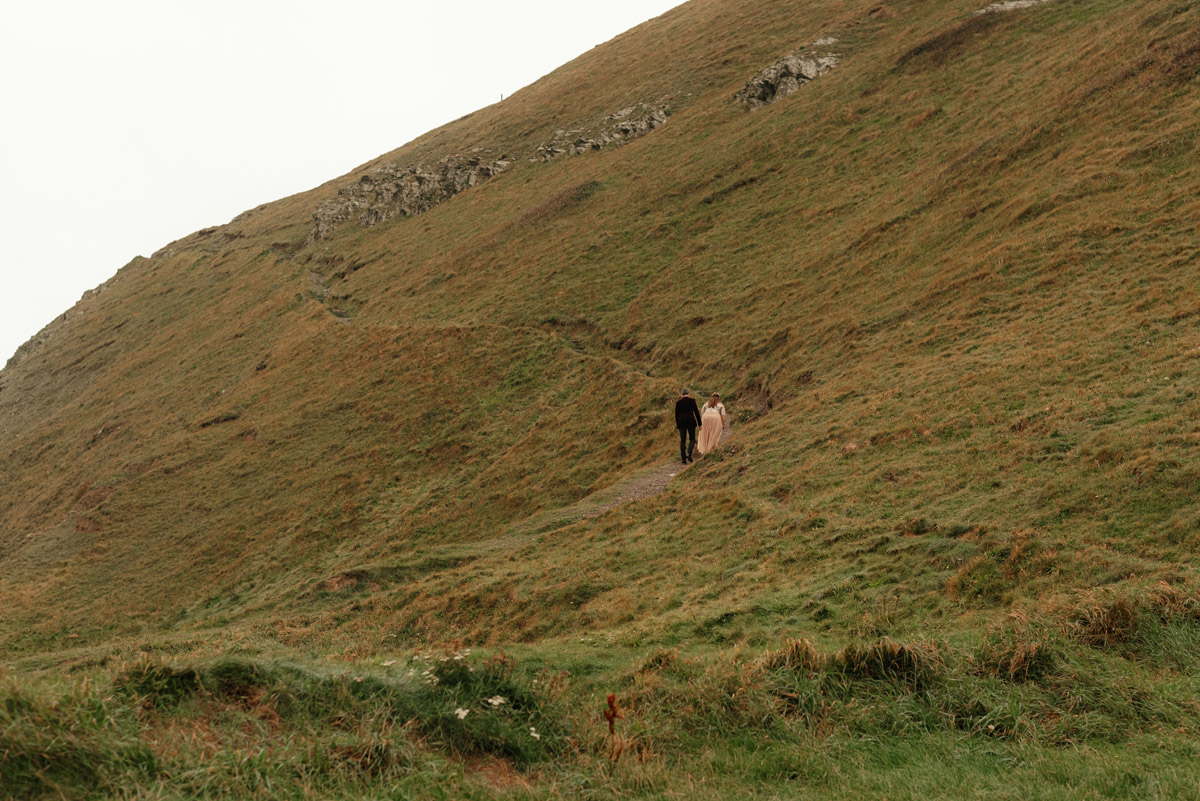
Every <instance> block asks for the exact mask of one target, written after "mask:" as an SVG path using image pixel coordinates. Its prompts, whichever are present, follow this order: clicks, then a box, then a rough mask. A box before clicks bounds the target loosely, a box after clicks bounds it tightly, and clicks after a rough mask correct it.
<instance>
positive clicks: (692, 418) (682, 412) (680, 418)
mask: <svg viewBox="0 0 1200 801" xmlns="http://www.w3.org/2000/svg"><path fill="white" fill-rule="evenodd" d="M698 425H700V407H699V406H697V405H696V399H695V398H693V397H692V396H691V395H684V396H683V397H682V398H680V399H679V400H677V401H675V427H676V428H678V429H679V430H680V431H683V430H684V429H687V428H691V427H692V426H698Z"/></svg>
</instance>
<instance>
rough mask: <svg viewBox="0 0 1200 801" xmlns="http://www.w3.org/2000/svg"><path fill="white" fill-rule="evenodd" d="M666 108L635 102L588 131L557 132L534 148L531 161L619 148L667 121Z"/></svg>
mask: <svg viewBox="0 0 1200 801" xmlns="http://www.w3.org/2000/svg"><path fill="white" fill-rule="evenodd" d="M667 117H668V113H667V108H666V106H662V105H657V106H654V105H649V104H647V103H638V104H636V105H633V106H627V107H626V108H623V109H621V110H620V111H615V112H613V113H612V114H609V115H607V116H606V117H604V119H602V120H600V121H599V122H598V123H596V124H595V125H592V126H590V127H588V128H578V129H572V130H558V131H555V132H554V137H553V138H552V139H551V140H550V141H549V142H547V143H546V144H544V145H541V146H540V147H538V149H537V153H536V154H535V156H534V157H533V158H532V159H530V161H550V160H551V159H555V158H558V157H559V156H564V155H567V156H581V155H583V154H584V153H594V152H596V151H597V150H603V149H604V148H606V147H620V146H621V145H624V144H627V143H629V142H632V141H633V140H634V139H638V138H640V137H643V136H645V135H646V134H648V133H650V132H651V131H653V130H655V129H656V128H661V127H662V126H663V125H665V124H666V122H667Z"/></svg>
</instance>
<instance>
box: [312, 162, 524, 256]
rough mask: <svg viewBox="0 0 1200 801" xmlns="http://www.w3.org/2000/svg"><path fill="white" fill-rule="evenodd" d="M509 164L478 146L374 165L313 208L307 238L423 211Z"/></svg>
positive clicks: (313, 240) (323, 236)
mask: <svg viewBox="0 0 1200 801" xmlns="http://www.w3.org/2000/svg"><path fill="white" fill-rule="evenodd" d="M511 163H512V162H511V161H509V160H508V157H507V156H501V157H500V158H498V159H492V158H490V157H489V156H487V155H485V152H484V151H483V150H482V149H481V148H477V149H476V150H475V151H473V152H472V153H471V154H470V155H468V156H449V157H447V158H444V159H442V160H441V161H439V162H437V163H436V164H426V163H417V164H407V165H401V164H387V165H384V166H382V167H376V168H375V169H373V170H371V171H370V172H368V173H367V174H366V175H363V176H362V177H361V178H359V179H358V180H357V181H356V182H354V183H353V184H352V185H350V186H348V187H344V188H342V189H340V190H338V196H337V197H336V198H334V199H333V200H329V201H326V202H325V203H322V204H321V205H320V206H318V207H317V210H316V211H315V212H313V222H314V223H315V224H316V225H315V227H314V228H313V231H312V233H311V234H310V235H309V238H308V241H309V243H312V242H315V241H317V240H318V239H323V238H325V237H326V236H328V235H329V233H330V232H331V231H333V230H334V229H335V228H337V227H338V226H340V225H342V224H344V223H347V222H350V221H351V220H357V221H358V222H360V223H362V224H363V225H365V226H372V225H377V224H379V223H381V222H383V221H384V220H387V219H390V218H392V217H395V216H397V215H400V216H404V217H415V216H416V215H418V214H424V213H425V212H427V211H429V210H430V209H432V208H433V207H434V206H437V205H438V204H440V203H445V202H446V201H447V200H449V199H450V198H452V197H454V196H455V195H457V194H458V193H459V192H462V191H463V190H464V189H469V188H471V187H472V186H478V185H479V184H481V183H483V182H484V181H487V180H488V179H490V178H492V177H494V176H496V175H498V174H499V173H501V172H503V171H504V170H505V169H506V168H507V167H508V166H509V165H510V164H511Z"/></svg>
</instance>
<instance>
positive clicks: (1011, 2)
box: [975, 0, 1050, 16]
mask: <svg viewBox="0 0 1200 801" xmlns="http://www.w3.org/2000/svg"><path fill="white" fill-rule="evenodd" d="M1049 2H1050V0H1004V2H1000V3H992V4H991V5H990V6H986V7H984V8H981V9H979V10H978V11H976V12H975V16H979V15H980V14H1003V13H1004V12H1006V11H1019V10H1020V9H1022V8H1030V7H1032V6H1040V5H1041V4H1042V3H1049Z"/></svg>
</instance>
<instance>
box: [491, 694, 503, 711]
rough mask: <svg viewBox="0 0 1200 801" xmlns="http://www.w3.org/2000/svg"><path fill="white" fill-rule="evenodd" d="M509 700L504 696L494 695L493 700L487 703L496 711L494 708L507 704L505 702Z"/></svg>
mask: <svg viewBox="0 0 1200 801" xmlns="http://www.w3.org/2000/svg"><path fill="white" fill-rule="evenodd" d="M507 700H508V699H506V698H505V697H504V696H503V695H493V696H492V697H491V698H489V699H487V702H488V703H489V704H491V705H492V708H493V709H494V708H496V707H498V706H500V705H501V704H503V703H505V701H507Z"/></svg>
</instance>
